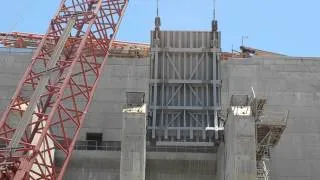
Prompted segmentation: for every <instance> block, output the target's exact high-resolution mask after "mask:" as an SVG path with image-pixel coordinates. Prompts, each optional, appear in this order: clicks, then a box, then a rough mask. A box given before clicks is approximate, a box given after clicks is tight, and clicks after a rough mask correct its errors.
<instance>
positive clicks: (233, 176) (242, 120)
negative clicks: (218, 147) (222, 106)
mask: <svg viewBox="0 0 320 180" xmlns="http://www.w3.org/2000/svg"><path fill="white" fill-rule="evenodd" d="M225 156H226V158H225V159H226V162H225V163H226V169H225V180H256V140H255V122H254V119H253V118H252V116H251V115H239V114H234V113H233V111H231V112H230V113H229V115H228V119H227V122H226V126H225Z"/></svg>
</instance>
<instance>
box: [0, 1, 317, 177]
mask: <svg viewBox="0 0 320 180" xmlns="http://www.w3.org/2000/svg"><path fill="white" fill-rule="evenodd" d="M129 3H131V1H130V2H129V0H61V4H60V6H59V8H58V10H57V12H56V14H55V15H54V16H53V17H52V20H51V21H50V22H48V24H49V25H48V31H47V32H46V33H45V34H35V33H22V32H2V33H0V44H1V47H0V118H1V119H0V147H1V148H0V180H40V179H43V180H47V179H50V180H56V179H57V180H62V179H65V180H318V179H319V177H320V171H319V167H320V159H319V157H320V119H319V117H320V116H319V108H320V80H319V76H320V58H318V57H291V56H288V55H285V54H280V53H275V52H269V51H265V50H260V49H256V48H253V47H247V46H241V47H240V50H239V51H232V52H225V51H223V50H222V48H221V44H222V43H223V39H222V38H221V34H222V33H223V32H220V29H219V23H218V21H217V20H216V19H215V18H213V19H212V23H211V24H209V25H208V27H210V28H208V30H207V31H177V30H170V29H163V28H162V27H161V20H162V19H161V17H160V16H159V15H157V16H156V17H155V20H154V24H153V26H154V28H153V29H150V33H149V34H145V36H149V37H150V43H146V44H144V43H136V42H124V41H119V40H117V39H115V35H116V33H117V32H118V29H119V28H120V29H121V25H120V23H121V20H122V17H123V16H124V14H125V12H126V8H127V6H128V4H129ZM0 31H1V29H0Z"/></svg>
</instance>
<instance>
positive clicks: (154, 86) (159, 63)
mask: <svg viewBox="0 0 320 180" xmlns="http://www.w3.org/2000/svg"><path fill="white" fill-rule="evenodd" d="M151 39H152V42H151V53H152V55H151V63H150V64H151V65H150V81H149V106H148V108H149V120H148V134H147V137H148V140H149V141H151V142H156V144H157V145H177V144H179V143H180V144H181V145H188V144H189V145H201V144H202V145H210V144H213V143H215V142H218V141H220V140H221V137H222V136H221V135H222V131H218V130H221V127H222V126H223V125H222V123H221V121H220V118H219V112H220V110H221V106H220V104H221V103H220V102H221V98H220V97H221V96H220V95H221V92H220V86H221V80H220V70H219V69H220V67H219V59H218V58H219V56H218V54H219V53H220V52H221V51H220V32H217V31H214V30H213V31H212V32H210V31H208V32H204V31H203V32H196V31H159V30H157V29H156V30H155V31H153V32H152V33H151ZM208 127H209V128H208ZM208 129H210V130H213V131H207V130H208Z"/></svg>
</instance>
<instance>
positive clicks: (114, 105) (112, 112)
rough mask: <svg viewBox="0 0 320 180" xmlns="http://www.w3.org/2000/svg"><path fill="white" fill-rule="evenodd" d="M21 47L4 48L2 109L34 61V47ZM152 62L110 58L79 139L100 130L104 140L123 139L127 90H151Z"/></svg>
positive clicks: (0, 74)
mask: <svg viewBox="0 0 320 180" xmlns="http://www.w3.org/2000/svg"><path fill="white" fill-rule="evenodd" d="M13 50H16V51H13ZM17 50H19V49H4V48H0V112H1V111H2V110H3V109H4V108H6V106H7V105H8V103H9V100H10V99H11V97H12V95H13V93H14V91H15V89H16V87H17V85H18V83H19V81H20V79H21V78H22V75H23V73H24V71H25V69H26V67H27V65H28V64H29V63H30V62H31V56H32V54H31V52H30V50H29V52H28V50H25V49H21V50H20V51H17ZM148 62H149V61H148V58H144V59H141V58H136V59H134V58H109V60H108V63H107V66H106V68H105V69H104V73H103V75H102V78H101V80H100V84H99V86H98V88H97V90H96V92H95V95H94V99H93V102H92V104H91V107H90V109H89V111H88V113H87V116H86V120H85V123H84V125H83V126H82V130H81V132H80V136H79V138H78V139H79V140H86V133H87V132H91V133H96V132H98V133H103V140H104V141H120V137H121V128H122V107H123V106H124V105H125V103H126V92H145V93H147V88H148V68H149V66H148ZM145 97H148V95H147V94H146V96H145Z"/></svg>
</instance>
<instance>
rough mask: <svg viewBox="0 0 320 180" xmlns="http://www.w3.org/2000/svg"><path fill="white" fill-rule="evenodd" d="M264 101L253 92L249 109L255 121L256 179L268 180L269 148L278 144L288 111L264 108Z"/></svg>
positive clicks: (285, 124)
mask: <svg viewBox="0 0 320 180" xmlns="http://www.w3.org/2000/svg"><path fill="white" fill-rule="evenodd" d="M252 92H253V91H252ZM266 103H267V99H266V98H261V97H256V96H255V94H254V92H253V96H252V100H251V109H252V115H253V117H254V118H255V121H256V142H257V147H256V160H257V180H270V168H269V167H270V166H269V161H270V159H271V156H270V149H271V148H273V147H275V146H276V145H277V144H278V142H279V140H280V138H281V136H282V134H283V132H284V130H285V129H286V126H287V119H288V115H289V111H279V110H275V109H271V108H266V107H265V105H266Z"/></svg>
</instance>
